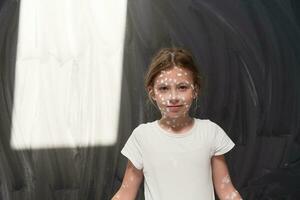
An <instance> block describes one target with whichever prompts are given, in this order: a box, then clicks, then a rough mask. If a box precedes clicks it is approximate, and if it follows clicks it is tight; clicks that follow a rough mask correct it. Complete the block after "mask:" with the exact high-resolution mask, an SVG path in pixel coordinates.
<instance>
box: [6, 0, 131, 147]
mask: <svg viewBox="0 0 300 200" xmlns="http://www.w3.org/2000/svg"><path fill="white" fill-rule="evenodd" d="M126 9H127V1H126V0H109V1H107V0H43V1H41V0H22V1H21V9H20V19H19V37H18V50H17V63H16V72H15V90H14V108H13V117H12V131H11V132H12V134H11V146H12V147H13V148H14V149H41V148H65V147H66V148H68V147H86V146H99V145H112V144H114V143H115V141H116V138H117V131H118V119H119V107H120V106H119V105H120V94H121V75H122V64H123V44H124V37H125V22H126Z"/></svg>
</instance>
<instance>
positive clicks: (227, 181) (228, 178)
mask: <svg viewBox="0 0 300 200" xmlns="http://www.w3.org/2000/svg"><path fill="white" fill-rule="evenodd" d="M229 183H230V177H229V175H228V174H227V175H226V176H225V177H223V179H222V183H221V189H224V188H225V185H226V184H229Z"/></svg>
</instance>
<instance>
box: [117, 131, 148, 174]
mask: <svg viewBox="0 0 300 200" xmlns="http://www.w3.org/2000/svg"><path fill="white" fill-rule="evenodd" d="M121 153H122V154H123V155H124V156H126V157H127V158H128V159H129V160H130V161H131V162H132V164H133V165H134V166H135V167H136V168H137V169H139V170H141V169H142V168H143V160H142V152H141V147H140V143H139V141H138V139H137V136H136V134H135V130H134V131H133V132H132V134H131V135H130V136H129V138H128V140H127V142H126V143H125V145H124V147H123V149H122V150H121Z"/></svg>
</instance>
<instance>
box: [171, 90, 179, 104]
mask: <svg viewBox="0 0 300 200" xmlns="http://www.w3.org/2000/svg"><path fill="white" fill-rule="evenodd" d="M169 101H170V103H171V104H176V103H178V101H179V98H178V94H177V91H176V90H175V89H172V90H171V94H170V99H169Z"/></svg>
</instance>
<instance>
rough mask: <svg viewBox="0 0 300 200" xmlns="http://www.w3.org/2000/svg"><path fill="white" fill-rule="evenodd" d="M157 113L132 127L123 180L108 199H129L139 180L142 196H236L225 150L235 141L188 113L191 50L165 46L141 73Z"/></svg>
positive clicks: (195, 91)
mask: <svg viewBox="0 0 300 200" xmlns="http://www.w3.org/2000/svg"><path fill="white" fill-rule="evenodd" d="M145 86H146V89H147V91H148V96H149V98H150V100H151V101H152V102H153V103H154V104H155V105H156V106H157V107H158V108H159V110H160V112H161V119H159V120H156V121H154V122H148V123H144V124H140V125H139V126H138V127H136V128H135V129H134V130H133V132H132V134H131V135H130V137H129V139H128V140H127V142H126V144H125V145H124V147H123V149H122V150H121V153H122V154H123V155H124V156H126V157H127V158H128V164H127V167H126V171H125V175H124V178H123V182H122V186H121V187H120V189H119V190H118V192H117V193H116V194H115V195H114V196H113V198H112V199H113V200H134V199H135V197H136V195H137V192H138V189H139V186H140V184H141V182H142V180H143V178H144V177H145V180H144V189H145V199H146V200H213V199H215V197H214V189H215V190H216V193H217V195H218V197H219V198H220V199H221V200H241V196H240V194H239V193H238V192H237V191H236V189H235V188H234V186H233V184H232V183H231V181H230V176H229V173H228V168H227V165H226V161H225V159H224V155H223V154H225V153H226V152H228V151H229V150H231V149H232V148H233V147H234V143H233V142H232V141H231V139H230V138H229V137H228V136H227V135H226V133H225V132H224V130H223V129H222V128H221V127H220V126H218V125H217V124H215V123H214V122H212V121H210V120H204V119H197V118H193V117H190V115H189V109H190V107H191V105H192V102H193V100H195V99H196V98H197V96H198V95H199V92H200V87H201V84H200V76H199V74H198V70H197V67H196V66H195V64H194V61H193V58H192V55H191V54H190V53H189V52H188V51H186V50H184V49H181V48H165V49H162V50H160V51H159V52H158V53H157V55H156V56H155V57H154V58H153V60H152V62H151V64H150V67H149V71H148V73H147V75H146V77H145Z"/></svg>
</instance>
